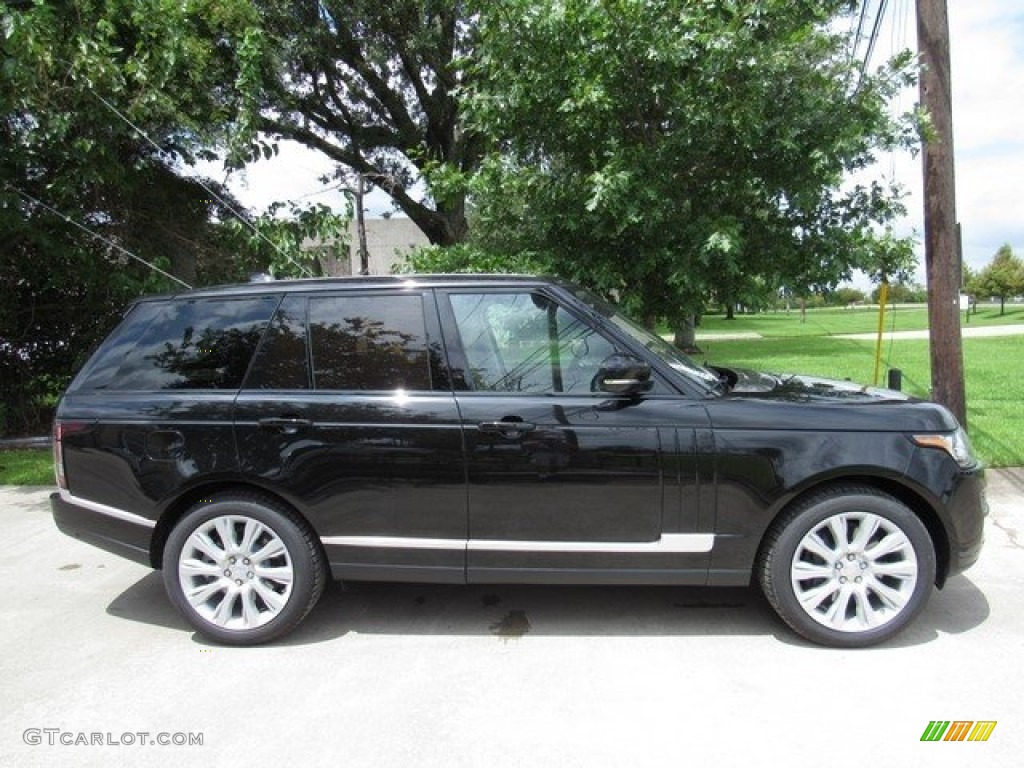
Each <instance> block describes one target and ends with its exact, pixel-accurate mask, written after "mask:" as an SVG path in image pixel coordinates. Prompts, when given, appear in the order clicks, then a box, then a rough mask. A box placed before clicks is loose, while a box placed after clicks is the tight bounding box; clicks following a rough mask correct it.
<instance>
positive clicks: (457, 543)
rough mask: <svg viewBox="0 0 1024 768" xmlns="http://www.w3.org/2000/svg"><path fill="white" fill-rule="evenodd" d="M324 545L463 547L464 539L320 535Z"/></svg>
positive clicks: (418, 547)
mask: <svg viewBox="0 0 1024 768" xmlns="http://www.w3.org/2000/svg"><path fill="white" fill-rule="evenodd" d="M320 541H322V542H323V543H324V545H325V546H332V547H380V548H383V549H465V548H466V540H465V539H418V538H407V537H404V536H321V537H320Z"/></svg>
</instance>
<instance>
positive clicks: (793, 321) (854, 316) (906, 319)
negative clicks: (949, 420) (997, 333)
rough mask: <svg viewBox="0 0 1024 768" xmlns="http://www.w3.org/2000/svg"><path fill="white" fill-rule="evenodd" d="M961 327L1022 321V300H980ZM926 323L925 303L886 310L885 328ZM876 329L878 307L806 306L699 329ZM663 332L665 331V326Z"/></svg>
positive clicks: (793, 332)
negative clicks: (803, 312) (1001, 304)
mask: <svg viewBox="0 0 1024 768" xmlns="http://www.w3.org/2000/svg"><path fill="white" fill-rule="evenodd" d="M960 322H961V323H962V324H963V325H964V327H968V326H976V325H1011V324H1018V323H1019V324H1024V304H1007V305H1006V314H1004V315H1000V314H999V305H998V304H982V305H980V307H979V309H978V312H977V313H976V314H972V315H971V316H970V321H967V319H966V315H963V314H961V316H960ZM927 327H928V310H927V308H926V307H924V306H899V307H896V308H895V309H889V310H887V311H886V313H885V328H886V330H897V331H920V330H924V329H925V328H927ZM877 330H878V308H877V307H873V308H867V307H865V308H857V309H809V310H807V314H806V317H805V319H804V321H803V322H801V317H800V311H799V310H798V309H794V310H792V311H791V312H789V313H787V312H767V313H763V314H759V315H737V316H736V317H735V318H734V319H733V320H726V319H725V316H724V315H705V316H704V317H702V318H701V321H700V327H699V328H698V329H697V332H698V333H759V334H761V335H762V336H764V337H766V338H782V337H787V338H788V337H793V336H834V335H836V334H840V333H874V332H876V331H877ZM664 332H666V333H667V332H668V331H667V330H666V331H664Z"/></svg>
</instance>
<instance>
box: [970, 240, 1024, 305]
mask: <svg viewBox="0 0 1024 768" xmlns="http://www.w3.org/2000/svg"><path fill="white" fill-rule="evenodd" d="M967 291H968V293H970V294H971V295H972V296H973V297H974V298H975V299H976V300H978V299H987V298H990V297H993V296H994V297H996V298H998V299H999V313H1000V314H1003V313H1004V312H1005V311H1006V300H1007V299H1009V298H1012V297H1014V296H1021V295H1024V261H1021V259H1019V258H1018V257H1017V256H1015V255H1014V253H1013V249H1012V248H1011V247H1010V245H1009V244H1008V243H1007V244H1005V245H1003V246H1001V247H1000V248H999V250H998V251H996V255H995V256H994V257H993V259H992V261H991V262H990V263H989V264H988V265H986V266H985V268H984V269H982V270H981V272H979V273H978V274H977V275H974V276H973V277H971V279H970V282H969V283H968V284H967Z"/></svg>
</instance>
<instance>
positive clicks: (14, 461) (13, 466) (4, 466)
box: [0, 448, 54, 485]
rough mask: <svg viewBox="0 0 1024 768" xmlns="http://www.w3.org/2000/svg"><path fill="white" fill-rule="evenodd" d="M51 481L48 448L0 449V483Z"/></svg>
mask: <svg viewBox="0 0 1024 768" xmlns="http://www.w3.org/2000/svg"><path fill="white" fill-rule="evenodd" d="M53 483H54V480H53V454H51V453H50V450H49V449H48V448H47V449H45V450H44V449H31V450H24V451H0V485H53Z"/></svg>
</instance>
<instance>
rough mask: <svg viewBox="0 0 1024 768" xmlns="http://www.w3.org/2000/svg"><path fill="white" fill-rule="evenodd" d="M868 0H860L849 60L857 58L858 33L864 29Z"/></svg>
mask: <svg viewBox="0 0 1024 768" xmlns="http://www.w3.org/2000/svg"><path fill="white" fill-rule="evenodd" d="M869 1H870V0H862V2H861V4H860V19H859V20H858V21H857V32H856V34H854V36H853V45H851V46H850V61H851V62H852V61H853V60H854V59H855V58H857V46H859V45H860V35H861V32H863V31H864V19H865V18H867V14H868V3H869Z"/></svg>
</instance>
